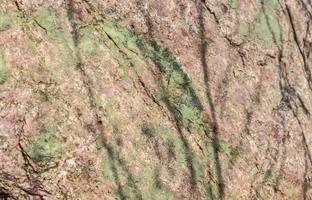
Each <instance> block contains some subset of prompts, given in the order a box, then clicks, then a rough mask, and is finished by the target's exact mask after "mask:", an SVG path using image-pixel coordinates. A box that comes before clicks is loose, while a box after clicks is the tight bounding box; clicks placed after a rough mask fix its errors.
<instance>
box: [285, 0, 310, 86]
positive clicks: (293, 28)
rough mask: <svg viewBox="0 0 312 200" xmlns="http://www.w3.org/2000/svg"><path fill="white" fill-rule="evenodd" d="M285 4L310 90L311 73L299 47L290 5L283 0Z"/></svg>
mask: <svg viewBox="0 0 312 200" xmlns="http://www.w3.org/2000/svg"><path fill="white" fill-rule="evenodd" d="M285 6H286V11H287V15H288V19H289V22H290V26H291V29H292V33H293V38H294V41H295V43H296V46H297V48H298V50H299V52H300V55H301V58H302V61H303V68H304V72H305V75H306V80H307V82H308V85H309V88H310V90H312V73H311V69H310V67H309V63H308V62H307V58H306V55H305V53H304V51H303V50H302V48H301V44H300V40H299V38H298V34H297V31H296V27H295V21H294V18H293V15H292V13H291V10H290V7H289V6H288V4H287V3H286V2H285Z"/></svg>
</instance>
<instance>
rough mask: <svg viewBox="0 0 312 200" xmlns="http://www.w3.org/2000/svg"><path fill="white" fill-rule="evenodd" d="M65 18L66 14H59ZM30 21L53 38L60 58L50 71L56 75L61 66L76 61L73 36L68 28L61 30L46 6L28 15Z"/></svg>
mask: <svg viewBox="0 0 312 200" xmlns="http://www.w3.org/2000/svg"><path fill="white" fill-rule="evenodd" d="M59 17H61V18H64V20H67V19H66V15H65V14H64V15H61V16H59ZM30 23H32V24H36V25H38V26H40V27H41V28H43V29H44V30H45V31H46V32H47V34H48V36H49V37H50V38H51V39H53V40H54V41H55V42H56V43H57V44H58V48H57V49H56V50H55V51H56V53H57V55H58V56H59V57H60V58H61V59H60V61H59V65H58V66H57V67H56V68H55V69H53V71H52V73H55V74H56V75H57V72H58V71H60V70H61V69H62V68H63V67H67V66H69V65H72V64H73V63H75V61H76V59H77V58H76V54H75V45H74V41H73V36H72V34H71V33H70V31H69V30H63V29H61V28H59V27H57V26H56V24H55V15H54V13H53V12H52V11H50V9H49V8H48V7H40V8H38V9H37V10H36V11H35V12H34V13H33V14H32V16H31V17H30Z"/></svg>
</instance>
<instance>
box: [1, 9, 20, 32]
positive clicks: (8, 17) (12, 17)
mask: <svg viewBox="0 0 312 200" xmlns="http://www.w3.org/2000/svg"><path fill="white" fill-rule="evenodd" d="M19 21H20V17H19V14H18V12H6V11H5V10H4V9H3V8H1V7H0V31H4V30H7V29H9V28H10V27H12V26H14V25H16V24H18V23H19Z"/></svg>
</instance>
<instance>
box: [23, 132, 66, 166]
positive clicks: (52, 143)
mask: <svg viewBox="0 0 312 200" xmlns="http://www.w3.org/2000/svg"><path fill="white" fill-rule="evenodd" d="M55 134H56V128H55V127H48V128H43V129H42V130H41V131H40V137H39V140H38V141H37V142H36V143H30V144H28V145H27V147H26V151H27V153H28V155H29V156H30V158H31V159H32V160H34V161H36V162H40V161H49V160H51V159H55V158H57V157H59V156H60V155H61V152H62V150H61V143H60V141H59V140H58V139H57V137H56V136H55Z"/></svg>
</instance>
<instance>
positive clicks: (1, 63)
mask: <svg viewBox="0 0 312 200" xmlns="http://www.w3.org/2000/svg"><path fill="white" fill-rule="evenodd" d="M9 75H10V73H9V70H8V69H7V67H6V65H5V60H4V56H3V55H2V54H1V53H0V84H3V83H4V82H5V81H6V80H7V79H8V78H9Z"/></svg>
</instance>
